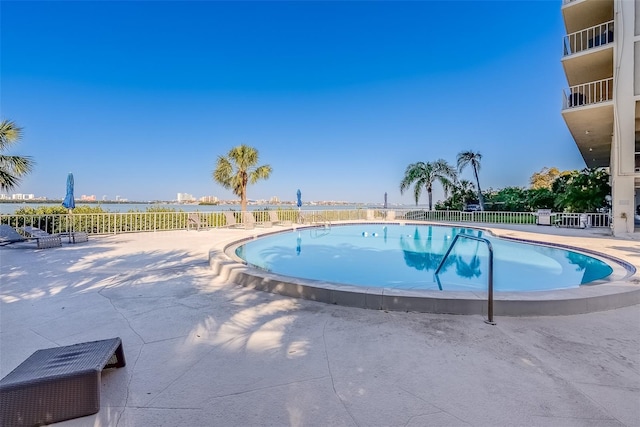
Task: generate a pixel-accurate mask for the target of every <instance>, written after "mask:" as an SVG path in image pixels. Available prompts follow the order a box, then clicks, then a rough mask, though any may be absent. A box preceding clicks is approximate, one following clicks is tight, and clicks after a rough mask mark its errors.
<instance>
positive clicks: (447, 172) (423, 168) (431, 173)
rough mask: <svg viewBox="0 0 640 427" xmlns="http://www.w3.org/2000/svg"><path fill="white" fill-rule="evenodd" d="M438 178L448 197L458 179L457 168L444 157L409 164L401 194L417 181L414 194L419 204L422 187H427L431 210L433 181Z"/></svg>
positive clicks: (401, 185)
mask: <svg viewBox="0 0 640 427" xmlns="http://www.w3.org/2000/svg"><path fill="white" fill-rule="evenodd" d="M436 180H437V181H439V182H440V184H441V185H442V188H443V189H444V195H445V197H447V194H448V193H449V190H451V189H452V188H453V187H454V184H455V182H456V180H457V174H456V170H455V169H454V168H453V167H452V166H450V165H449V164H448V163H447V162H446V161H445V160H442V159H439V160H437V161H435V162H426V163H425V162H418V163H412V164H410V165H409V166H407V169H406V170H405V172H404V178H403V179H402V182H401V183H400V194H403V193H404V192H405V190H407V189H408V188H409V187H411V184H413V183H415V187H414V190H413V195H414V197H415V199H416V205H417V204H418V199H419V198H420V195H421V194H422V188H423V187H424V188H426V189H427V195H428V197H429V210H431V209H432V206H433V183H434V182H435V181H436Z"/></svg>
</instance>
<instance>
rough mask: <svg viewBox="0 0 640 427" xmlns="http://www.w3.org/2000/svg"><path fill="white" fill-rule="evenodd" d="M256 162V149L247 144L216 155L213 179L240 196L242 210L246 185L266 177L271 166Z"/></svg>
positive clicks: (245, 205)
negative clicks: (259, 164)
mask: <svg viewBox="0 0 640 427" xmlns="http://www.w3.org/2000/svg"><path fill="white" fill-rule="evenodd" d="M257 164H258V150H256V149H255V148H253V147H249V146H247V145H244V144H242V145H238V146H237V147H233V148H232V149H231V150H229V153H228V154H227V155H226V156H218V162H217V164H216V169H215V170H214V171H213V179H214V180H215V181H216V182H218V183H219V184H220V185H222V186H223V187H224V188H226V189H228V190H232V191H233V194H235V195H236V196H239V197H240V208H241V210H242V212H246V210H247V185H249V184H255V183H256V182H258V180H260V179H268V178H269V175H270V174H271V166H269V165H262V166H256V165H257Z"/></svg>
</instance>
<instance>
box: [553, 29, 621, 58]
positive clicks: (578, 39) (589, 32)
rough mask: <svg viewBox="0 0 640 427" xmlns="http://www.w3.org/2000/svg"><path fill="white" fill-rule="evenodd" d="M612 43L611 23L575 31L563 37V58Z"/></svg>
mask: <svg viewBox="0 0 640 427" xmlns="http://www.w3.org/2000/svg"><path fill="white" fill-rule="evenodd" d="M609 43H613V21H609V22H605V23H603V24H598V25H595V26H593V27H591V28H587V29H585V30H580V31H576V32H575V33H571V34H568V35H566V36H564V37H563V39H562V44H563V48H564V56H568V55H573V54H574V53H579V52H583V51H585V50H589V49H595V48H596V47H600V46H604V45H606V44H609Z"/></svg>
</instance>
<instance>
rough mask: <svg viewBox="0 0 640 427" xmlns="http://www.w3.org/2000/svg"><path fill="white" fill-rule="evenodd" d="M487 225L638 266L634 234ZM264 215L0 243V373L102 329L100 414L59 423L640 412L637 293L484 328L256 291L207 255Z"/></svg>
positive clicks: (449, 421) (608, 416) (567, 417)
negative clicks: (107, 350)
mask: <svg viewBox="0 0 640 427" xmlns="http://www.w3.org/2000/svg"><path fill="white" fill-rule="evenodd" d="M488 227H489V228H491V229H494V230H495V231H496V233H497V234H504V235H508V236H510V237H515V238H525V239H532V240H544V241H548V242H552V243H559V244H567V245H576V246H579V247H583V248H586V249H589V250H594V251H598V252H603V253H607V254H609V255H611V256H614V257H616V258H620V259H622V260H624V261H626V262H629V263H630V264H633V265H634V266H636V268H639V269H640V242H638V241H636V240H632V239H614V238H611V237H609V236H607V235H606V230H598V229H587V230H572V229H557V228H554V227H542V226H540V227H536V226H513V227H508V228H499V227H496V226H494V225H491V226H488ZM276 229H279V227H272V228H267V229H255V230H230V229H215V230H209V231H175V232H158V233H137V234H122V235H115V236H104V237H94V236H91V237H90V240H89V242H87V243H81V244H76V245H70V244H66V243H65V244H64V245H63V247H62V248H54V249H44V250H37V249H35V245H34V244H26V243H25V244H22V243H20V244H18V245H10V246H7V247H2V248H0V377H4V376H5V375H6V374H8V373H9V372H10V371H11V370H12V369H14V368H15V367H16V366H18V365H19V364H20V363H21V362H22V361H23V360H25V359H26V358H27V357H28V356H29V355H31V354H32V353H33V352H34V351H36V350H38V349H42V348H48V347H54V346H59V345H67V344H74V343H78V342H84V341H93V340H97V339H104V338H112V337H116V336H118V337H121V338H122V340H123V345H124V352H125V355H126V358H127V366H126V367H124V368H121V369H115V370H108V371H105V372H104V373H103V375H102V392H101V403H102V407H101V409H100V412H99V413H98V414H96V415H92V416H89V417H83V418H79V419H75V420H70V421H66V422H63V423H60V424H59V425H64V426H87V425H91V426H116V425H117V426H148V425H154V426H177V425H202V426H218V425H220V426H262V425H271V426H281V425H282V426H289V425H292V426H328V425H330V426H430V425H433V426H511V425H532V426H589V425H591V426H636V425H639V424H640V305H633V306H630V307H625V308H619V309H614V310H608V311H600V312H594V313H588V314H579V315H570V316H547V317H504V316H497V317H496V319H495V320H496V322H497V325H495V326H491V325H487V324H485V323H484V322H483V317H482V316H480V315H467V316H462V315H445V314H425V313H414V312H408V313H407V312H387V311H383V310H363V309H358V308H351V307H342V306H336V305H329V304H324V303H318V302H314V301H308V300H302V299H295V298H291V297H286V296H280V295H275V294H271V293H265V292H259V291H255V290H252V289H248V288H244V287H241V286H238V285H236V284H234V283H232V282H231V281H229V280H227V278H226V277H222V276H218V275H216V274H215V273H214V271H213V270H212V269H211V268H210V267H209V264H208V257H209V253H210V251H211V250H212V249H214V248H217V247H220V246H221V245H226V243H228V242H231V241H233V240H236V239H239V238H242V237H243V236H247V237H250V236H253V235H254V234H256V233H261V232H269V231H275V230H276ZM637 276H638V275H637V274H636V275H635V276H633V277H630V278H628V281H629V282H630V283H635V282H634V281H635V280H637ZM604 286H606V285H604Z"/></svg>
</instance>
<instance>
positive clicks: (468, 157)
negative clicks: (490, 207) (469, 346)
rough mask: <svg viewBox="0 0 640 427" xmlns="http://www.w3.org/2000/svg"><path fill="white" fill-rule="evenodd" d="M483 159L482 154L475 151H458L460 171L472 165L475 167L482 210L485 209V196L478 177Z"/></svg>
mask: <svg viewBox="0 0 640 427" xmlns="http://www.w3.org/2000/svg"><path fill="white" fill-rule="evenodd" d="M481 160H482V154H480V153H476V152H474V151H462V152H460V153H458V172H462V170H463V169H464V168H465V167H467V166H469V165H471V167H472V168H473V174H474V175H475V177H476V187H477V189H478V203H480V210H484V198H483V197H482V190H480V179H479V178H478V171H480V161H481Z"/></svg>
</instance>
